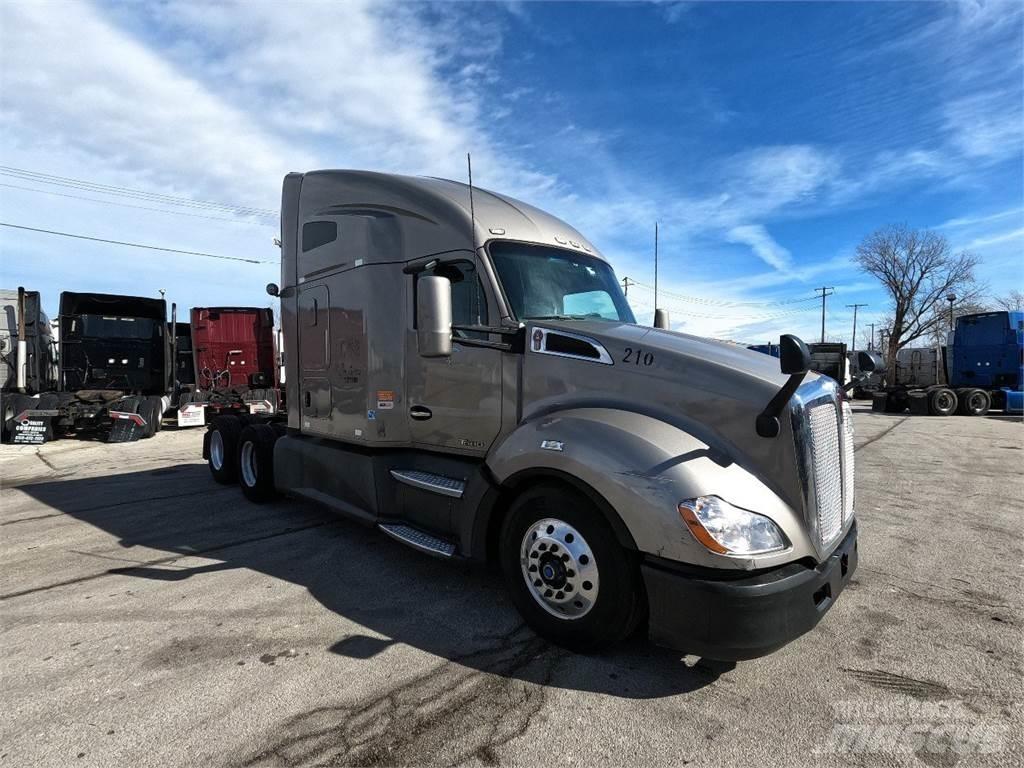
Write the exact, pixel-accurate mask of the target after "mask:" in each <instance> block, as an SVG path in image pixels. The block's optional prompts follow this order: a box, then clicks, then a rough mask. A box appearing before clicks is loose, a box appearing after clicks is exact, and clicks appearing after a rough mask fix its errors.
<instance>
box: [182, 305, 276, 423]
mask: <svg viewBox="0 0 1024 768" xmlns="http://www.w3.org/2000/svg"><path fill="white" fill-rule="evenodd" d="M190 319H191V322H190V324H189V325H190V328H191V339H190V348H191V354H192V372H193V373H192V375H193V381H194V382H195V384H194V386H193V387H186V388H185V389H183V391H182V393H181V395H180V396H179V399H178V425H179V426H193V425H201V424H205V423H206V421H207V419H209V418H212V417H215V416H218V415H220V414H221V413H231V412H234V413H237V412H246V413H260V414H267V415H273V414H275V413H277V412H278V411H279V410H281V408H282V406H283V398H282V397H281V394H280V388H279V383H278V365H277V354H276V350H275V348H274V346H275V344H274V341H275V331H274V311H273V310H272V309H270V308H265V307H264V308H260V307H193V309H192V311H191V318H190Z"/></svg>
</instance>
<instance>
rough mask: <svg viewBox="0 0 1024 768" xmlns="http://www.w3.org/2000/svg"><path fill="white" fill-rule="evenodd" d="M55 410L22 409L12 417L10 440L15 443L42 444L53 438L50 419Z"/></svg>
mask: <svg viewBox="0 0 1024 768" xmlns="http://www.w3.org/2000/svg"><path fill="white" fill-rule="evenodd" d="M57 415H58V412H57V411H33V410H28V411H22V412H21V413H19V414H18V415H17V416H15V417H14V419H12V423H11V442H12V443H14V444H15V445H43V443H46V442H49V441H50V440H53V423H52V421H51V419H53V418H55V417H56V416H57Z"/></svg>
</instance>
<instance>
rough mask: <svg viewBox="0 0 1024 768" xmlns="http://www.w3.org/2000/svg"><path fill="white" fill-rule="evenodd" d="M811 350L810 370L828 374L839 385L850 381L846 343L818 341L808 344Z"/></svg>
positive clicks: (843, 385) (841, 385)
mask: <svg viewBox="0 0 1024 768" xmlns="http://www.w3.org/2000/svg"><path fill="white" fill-rule="evenodd" d="M807 348H808V349H809V350H810V352H811V370H812V371H814V372H815V373H820V374H821V375H823V376H828V377H829V378H830V379H832V380H833V381H834V382H836V383H837V384H838V385H839V386H840V387H845V386H846V385H847V384H849V383H850V365H849V361H848V360H847V355H846V345H845V344H842V343H839V342H830V341H826V342H818V343H813V344H808V345H807Z"/></svg>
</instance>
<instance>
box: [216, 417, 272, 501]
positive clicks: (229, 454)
mask: <svg viewBox="0 0 1024 768" xmlns="http://www.w3.org/2000/svg"><path fill="white" fill-rule="evenodd" d="M279 434H280V433H279V431H278V430H276V429H275V428H274V426H273V425H271V424H262V423H252V422H250V421H249V420H248V419H245V418H243V417H239V416H218V417H217V418H215V419H214V420H213V421H212V422H211V424H210V429H209V430H208V431H207V435H206V439H207V441H208V442H207V446H206V451H205V452H206V455H207V464H208V466H209V467H210V474H211V475H212V476H213V479H214V480H216V481H217V482H218V483H221V484H222V485H230V484H232V483H235V482H237V483H238V485H239V486H240V487H241V489H242V493H243V494H245V497H246V498H247V499H249V501H255V502H264V501H269V500H270V499H272V498H274V496H275V495H276V491H275V489H274V443H275V442H276V441H277V438H278V436H279Z"/></svg>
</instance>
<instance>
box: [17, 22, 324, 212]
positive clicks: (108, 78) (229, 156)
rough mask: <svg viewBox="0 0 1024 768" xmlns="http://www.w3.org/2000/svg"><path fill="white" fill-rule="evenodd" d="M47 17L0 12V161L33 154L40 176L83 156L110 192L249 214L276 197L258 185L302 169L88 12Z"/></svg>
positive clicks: (238, 115) (301, 158)
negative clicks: (1, 156)
mask: <svg viewBox="0 0 1024 768" xmlns="http://www.w3.org/2000/svg"><path fill="white" fill-rule="evenodd" d="M55 10H56V9H55V7H54V6H52V5H48V4H42V3H37V4H32V3H21V4H12V3H7V4H4V5H3V8H2V10H0V14H2V17H0V18H2V26H3V28H4V29H5V34H4V36H3V39H4V44H3V46H2V52H0V72H2V78H3V81H2V87H3V94H4V96H3V105H2V106H3V111H2V113H0V120H2V122H0V125H2V126H3V130H4V133H5V134H6V137H7V139H6V140H5V150H6V151H5V154H6V155H8V156H9V157H10V156H12V155H13V156H15V158H16V157H17V155H18V153H20V152H23V151H24V152H27V151H33V152H35V153H39V151H40V150H45V153H46V154H48V155H51V156H52V157H53V162H52V163H51V164H49V165H50V166H51V167H50V168H49V169H48V170H53V171H54V172H57V173H62V172H64V173H66V171H67V169H66V168H63V167H61V165H60V163H61V160H64V159H66V157H67V155H68V154H72V155H76V156H79V157H80V156H82V155H85V156H89V157H91V158H93V159H95V160H98V161H100V162H99V163H97V164H98V165H102V166H104V167H105V168H106V173H107V175H108V176H114V175H115V174H122V176H121V178H120V180H121V181H122V182H130V183H134V184H137V185H141V186H145V187H147V188H150V189H153V188H162V189H165V190H168V191H175V192H179V193H181V192H183V193H186V194H192V195H195V196H197V197H209V196H220V197H226V198H227V199H229V200H231V201H232V202H237V203H242V204H253V205H259V206H266V205H267V204H268V202H271V203H272V202H273V201H274V200H275V197H276V195H274V194H273V192H270V193H269V194H268V193H267V192H266V191H258V190H259V187H260V186H261V185H262V184H264V183H269V184H273V183H274V181H275V180H279V179H280V177H281V176H282V175H283V173H284V172H286V171H287V170H288V169H289V166H291V165H293V164H296V163H297V164H305V163H307V162H310V156H309V155H308V154H306V153H305V152H303V151H302V150H301V149H297V148H295V147H293V146H290V145H289V144H287V143H285V142H284V141H281V140H280V139H278V138H276V137H274V136H273V135H270V134H268V133H267V132H265V131H263V130H261V129H260V128H259V126H258V124H257V123H255V122H254V121H253V120H252V118H251V116H250V115H248V114H246V113H245V112H244V111H243V110H241V109H239V108H235V107H232V106H230V105H227V104H225V103H224V102H223V101H221V100H220V99H219V98H218V97H217V95H216V94H214V93H211V92H210V91H209V90H208V89H207V88H206V87H205V86H204V85H203V84H202V83H200V82H198V81H197V80H195V79H193V78H190V77H187V76H184V75H182V74H181V73H180V72H179V71H177V70H176V69H174V68H173V67H171V66H169V65H168V64H167V63H166V62H165V61H164V60H163V59H161V58H160V57H159V56H157V55H155V54H154V53H153V52H152V51H150V50H149V49H147V48H146V47H145V46H143V45H141V44H140V43H138V42H137V41H135V40H134V39H132V38H131V37H129V36H128V35H127V34H125V33H124V32H122V31H121V30H119V29H118V28H116V27H115V26H113V25H111V24H110V23H109V22H108V21H106V20H105V19H104V18H103V17H102V16H101V15H100V14H98V13H97V12H96V11H95V10H94V9H93V8H92V7H91V6H89V5H86V4H83V3H65V4H62V5H61V6H60V8H59V12H55ZM15 30H16V31H15ZM12 164H15V165H16V164H17V163H12ZM44 170H46V169H44ZM126 177H127V178H126ZM270 189H271V190H272V189H273V186H270Z"/></svg>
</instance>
